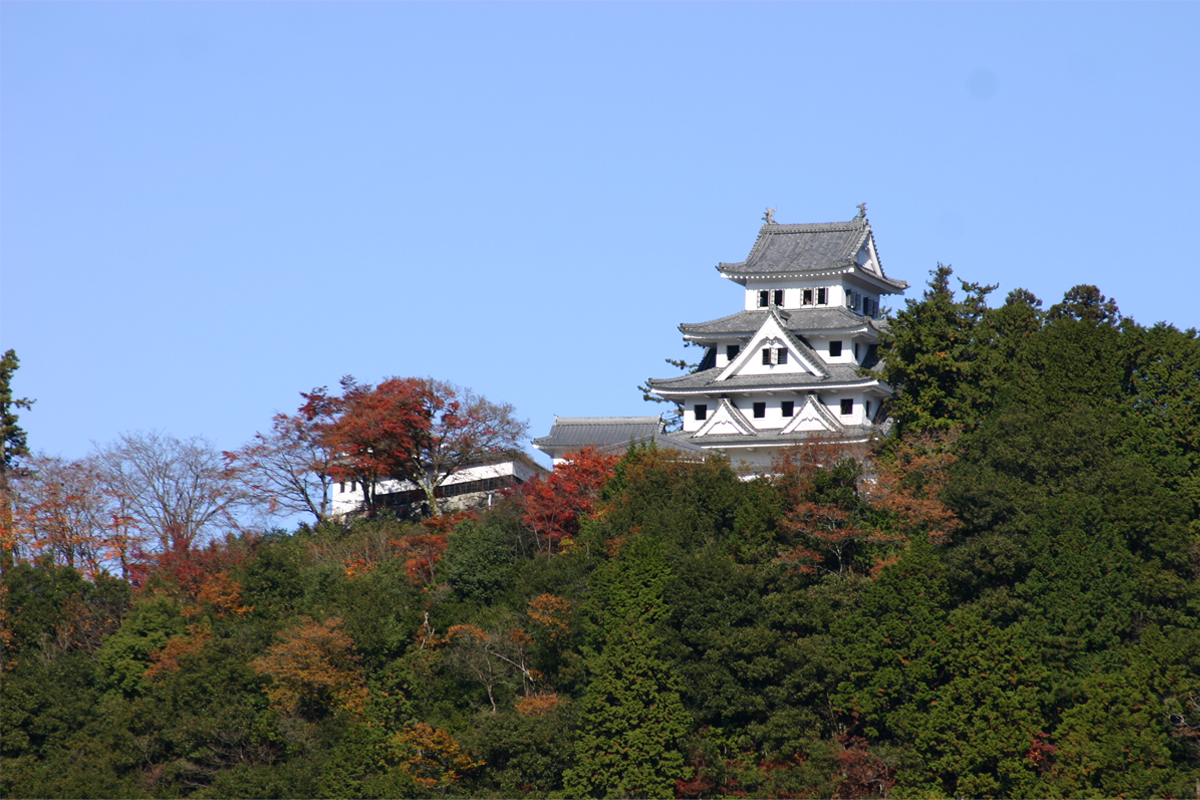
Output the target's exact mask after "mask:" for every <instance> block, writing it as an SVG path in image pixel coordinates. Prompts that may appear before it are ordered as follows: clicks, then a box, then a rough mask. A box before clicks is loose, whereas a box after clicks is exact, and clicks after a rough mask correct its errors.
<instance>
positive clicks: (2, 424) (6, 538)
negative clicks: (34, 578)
mask: <svg viewBox="0 0 1200 800" xmlns="http://www.w3.org/2000/svg"><path fill="white" fill-rule="evenodd" d="M20 364H21V362H20V359H18V358H17V353H16V351H15V350H9V351H7V352H6V353H5V354H4V357H3V358H0V571H2V570H7V569H9V568H11V567H12V565H13V550H14V549H15V548H16V541H15V540H14V535H13V519H12V498H11V495H10V494H9V493H10V487H9V481H10V479H11V478H15V477H18V476H19V475H20V474H21V471H22V464H21V459H23V458H24V457H25V456H27V455H29V444H28V442H27V440H26V436H25V430H24V429H23V428H22V427H21V426H20V425H18V424H17V421H18V416H17V412H16V409H18V408H24V409H28V408H30V407H31V406H32V405H33V401H32V400H30V399H28V398H25V397H21V398H14V397H13V393H12V379H13V374H14V373H15V372H16V371H17V367H19V366H20Z"/></svg>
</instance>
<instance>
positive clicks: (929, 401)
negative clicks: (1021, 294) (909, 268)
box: [880, 264, 995, 432]
mask: <svg viewBox="0 0 1200 800" xmlns="http://www.w3.org/2000/svg"><path fill="white" fill-rule="evenodd" d="M930 274H931V275H932V276H933V277H932V278H931V279H930V281H929V288H928V289H926V290H925V293H924V295H923V296H922V297H921V299H920V300H909V301H907V304H906V307H905V308H904V310H902V311H900V312H898V313H897V314H896V318H895V319H894V320H893V321H892V324H891V326H890V327H889V329H888V331H887V332H886V333H885V334H884V336H883V337H882V341H881V342H880V358H881V359H882V360H883V362H884V367H883V373H882V376H883V379H884V380H886V381H887V382H888V383H891V384H893V385H894V386H895V387H897V388H898V389H899V393H898V394H897V395H896V396H895V397H894V398H893V399H892V401H891V413H892V417H893V418H894V419H895V420H896V424H897V426H898V427H899V429H900V430H901V431H915V432H920V431H924V430H931V429H943V428H947V427H950V426H952V425H955V424H961V423H971V424H973V423H974V422H976V421H977V420H978V418H979V415H980V413H981V407H982V406H983V405H984V404H985V401H986V398H985V397H984V396H983V395H982V393H981V391H980V387H979V384H978V381H977V380H976V366H975V363H974V362H975V358H976V355H977V354H978V351H979V349H980V341H979V332H978V331H977V328H978V326H979V324H980V320H981V319H982V318H983V316H984V314H985V312H986V305H985V300H986V297H987V295H988V293H989V292H990V291H992V289H994V288H995V287H994V286H981V285H979V284H970V283H963V285H962V286H963V289H964V291H965V293H966V297H965V298H964V299H963V300H958V299H956V298H955V296H954V290H953V289H952V288H951V287H950V276H951V274H953V270H951V269H950V267H948V266H945V265H943V264H938V265H937V268H936V269H935V270H933V271H932V272H931V273H930Z"/></svg>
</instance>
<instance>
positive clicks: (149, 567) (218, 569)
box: [130, 537, 250, 616]
mask: <svg viewBox="0 0 1200 800" xmlns="http://www.w3.org/2000/svg"><path fill="white" fill-rule="evenodd" d="M139 555H141V558H139V559H138V561H137V562H136V563H135V564H134V565H133V566H132V567H131V568H130V578H131V583H133V585H134V587H136V588H138V589H140V590H143V591H150V590H154V591H162V592H165V593H167V594H169V595H173V596H175V597H178V598H179V599H180V600H181V601H182V602H183V603H185V604H186V605H189V606H200V605H203V606H208V607H211V608H212V609H213V610H214V611H216V612H217V613H218V614H219V615H221V616H224V615H225V614H228V613H234V614H237V615H239V616H240V615H241V614H244V613H246V612H247V611H249V610H250V609H249V608H247V607H245V606H242V605H241V586H239V585H238V583H237V582H236V581H234V580H233V579H232V578H230V577H229V572H230V570H232V569H234V568H235V567H237V566H239V565H240V564H241V563H242V562H243V561H245V559H246V556H247V551H246V549H245V548H244V547H242V546H241V544H240V543H239V542H237V541H236V540H234V539H233V538H232V537H231V538H229V539H227V540H226V541H224V542H210V543H209V545H208V546H207V547H202V548H201V547H197V548H193V547H189V546H188V543H187V542H185V541H183V540H176V541H173V542H172V543H171V546H170V548H169V549H167V550H164V551H162V552H160V553H154V554H139Z"/></svg>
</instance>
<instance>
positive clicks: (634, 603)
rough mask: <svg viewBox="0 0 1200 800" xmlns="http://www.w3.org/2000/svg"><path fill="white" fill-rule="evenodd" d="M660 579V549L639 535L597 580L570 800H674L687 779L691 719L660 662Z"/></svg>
mask: <svg viewBox="0 0 1200 800" xmlns="http://www.w3.org/2000/svg"><path fill="white" fill-rule="evenodd" d="M666 572H667V567H666V562H665V560H664V558H663V556H662V545H661V543H660V542H658V541H656V540H655V539H654V538H653V537H652V536H651V535H648V534H641V535H636V536H634V537H632V538H631V539H630V540H629V541H627V542H626V543H625V544H624V545H623V546H622V548H621V552H620V554H619V555H618V557H617V558H616V559H614V560H613V561H612V562H611V564H610V565H609V566H608V567H607V568H606V569H605V570H604V571H603V573H602V574H601V575H598V576H596V578H597V581H596V583H597V586H596V592H597V601H598V602H597V606H596V612H597V631H596V644H597V647H598V652H596V653H595V654H594V655H593V656H592V657H591V659H590V663H589V665H588V674H589V680H588V684H587V689H586V691H585V692H584V695H583V701H582V704H581V706H582V707H581V710H580V712H581V713H580V717H581V724H580V731H579V738H578V740H577V743H576V745H575V757H576V766H575V767H573V768H572V769H570V770H568V771H567V772H566V773H565V775H564V786H565V788H566V792H567V794H568V795H571V796H573V797H672V796H673V795H674V793H675V782H676V781H677V780H679V779H682V778H686V777H687V776H688V770H687V768H686V767H685V766H684V757H683V753H682V748H681V745H682V740H683V738H684V737H685V736H686V735H687V734H688V732H689V731H690V729H691V719H690V718H689V716H688V713H687V711H686V710H685V709H684V707H683V703H682V702H681V701H680V698H679V690H680V685H679V682H678V680H677V679H676V677H675V676H674V675H673V674H672V672H671V670H670V668H669V665H668V664H667V662H666V661H665V660H664V659H663V658H662V657H661V655H660V654H659V651H660V648H661V644H662V637H661V634H660V633H659V625H660V623H661V621H662V619H663V616H664V615H665V614H666V605H665V602H664V599H663V580H664V576H665V573H666Z"/></svg>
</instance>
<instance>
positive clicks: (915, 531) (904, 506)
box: [774, 432, 958, 576]
mask: <svg viewBox="0 0 1200 800" xmlns="http://www.w3.org/2000/svg"><path fill="white" fill-rule="evenodd" d="M953 439H954V433H953V432H949V433H939V434H927V435H925V436H920V437H913V438H911V439H909V440H905V441H900V442H897V443H895V445H894V446H893V447H892V448H891V449H890V450H889V451H887V452H884V453H882V454H880V455H878V456H876V457H873V458H872V457H869V455H868V453H867V452H866V451H865V449H862V448H859V449H855V448H853V447H852V446H846V445H842V444H839V443H836V442H821V441H817V442H815V443H812V444H809V445H803V446H800V447H794V448H791V449H789V450H787V451H785V452H784V453H782V454H781V455H780V456H779V457H778V458H777V459H776V460H775V463H774V471H775V480H776V482H777V483H778V485H779V486H780V488H782V489H783V491H784V494H785V496H786V497H787V500H788V507H787V510H786V513H785V516H784V519H783V520H782V527H783V529H784V530H785V531H787V532H788V533H790V534H792V535H793V536H794V537H795V539H794V542H793V544H792V546H791V547H788V548H784V549H783V550H781V551H780V553H779V557H778V558H777V559H776V562H777V563H781V564H787V565H790V566H791V567H792V569H793V570H794V571H795V572H798V573H803V574H814V573H817V572H825V573H830V574H836V575H838V576H844V575H846V574H847V573H848V572H855V571H860V572H861V571H867V572H869V573H870V574H871V575H872V576H874V575H876V574H878V571H879V570H880V569H881V568H882V567H883V566H885V565H886V564H887V563H890V562H891V561H894V560H895V558H896V556H897V554H898V553H899V552H900V551H901V550H903V549H904V547H905V546H907V544H908V541H909V538H910V537H911V536H913V535H923V536H926V537H928V539H929V540H930V541H931V542H934V543H944V542H947V541H948V540H949V537H950V536H951V534H952V533H953V532H954V530H955V529H956V528H957V527H958V520H957V518H956V517H955V516H954V514H953V512H952V511H951V510H950V509H949V507H947V506H946V505H945V503H943V502H942V501H941V500H940V498H939V495H940V493H941V491H942V489H944V488H945V486H946V482H947V481H948V479H949V468H950V466H951V465H952V464H953V462H954V456H953V454H952V448H951V445H952V444H953ZM864 464H865V465H866V469H864Z"/></svg>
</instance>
